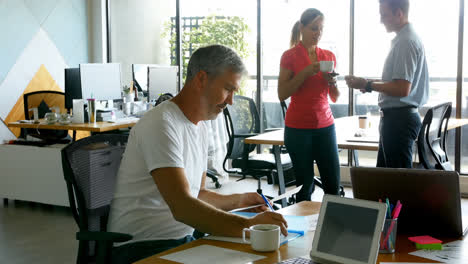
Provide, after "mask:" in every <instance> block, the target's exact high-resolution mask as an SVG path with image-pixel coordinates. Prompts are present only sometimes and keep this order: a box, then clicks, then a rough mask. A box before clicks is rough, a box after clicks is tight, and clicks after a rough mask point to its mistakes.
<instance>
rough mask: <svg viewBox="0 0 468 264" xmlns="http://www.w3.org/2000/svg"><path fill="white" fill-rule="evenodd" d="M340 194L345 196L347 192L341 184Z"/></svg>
mask: <svg viewBox="0 0 468 264" xmlns="http://www.w3.org/2000/svg"><path fill="white" fill-rule="evenodd" d="M340 196H341V197H344V196H345V192H344V188H343V186H340Z"/></svg>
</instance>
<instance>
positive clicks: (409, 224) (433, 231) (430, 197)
mask: <svg viewBox="0 0 468 264" xmlns="http://www.w3.org/2000/svg"><path fill="white" fill-rule="evenodd" d="M351 182H352V185H353V194H354V197H355V198H359V199H365V200H371V201H377V200H378V199H385V198H389V200H390V202H391V203H393V204H395V203H396V201H397V200H400V202H401V203H402V205H403V207H402V208H401V212H400V215H399V218H398V233H403V234H407V235H410V236H417V235H430V236H434V237H454V238H455V237H459V236H461V235H462V232H463V229H462V217H461V198H460V185H459V177H458V173H457V172H456V171H441V170H420V169H393V168H392V169H391V168H362V167H353V168H351Z"/></svg>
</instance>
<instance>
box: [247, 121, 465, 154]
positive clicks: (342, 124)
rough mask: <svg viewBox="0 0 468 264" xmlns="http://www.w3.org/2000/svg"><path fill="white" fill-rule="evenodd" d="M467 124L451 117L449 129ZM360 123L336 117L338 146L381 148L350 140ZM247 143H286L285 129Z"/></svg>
mask: <svg viewBox="0 0 468 264" xmlns="http://www.w3.org/2000/svg"><path fill="white" fill-rule="evenodd" d="M378 121H379V119H378V117H375V118H371V129H375V130H377V127H378ZM467 124H468V119H457V118H450V119H449V124H448V127H447V129H454V128H457V127H461V126H464V125H467ZM358 125H359V121H358V116H347V117H340V118H336V119H335V126H336V140H337V144H338V148H341V149H355V150H368V151H377V150H378V149H379V144H378V143H371V142H354V141H348V139H350V138H351V137H353V134H354V133H355V131H357V130H358ZM377 133H378V132H377ZM245 143H247V144H267V145H284V129H278V130H275V131H271V132H266V133H262V134H259V135H257V136H253V137H249V138H246V139H245Z"/></svg>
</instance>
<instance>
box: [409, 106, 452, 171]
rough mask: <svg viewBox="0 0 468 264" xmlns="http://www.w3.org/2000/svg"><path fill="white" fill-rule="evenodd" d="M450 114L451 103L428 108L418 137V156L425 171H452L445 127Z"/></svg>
mask: <svg viewBox="0 0 468 264" xmlns="http://www.w3.org/2000/svg"><path fill="white" fill-rule="evenodd" d="M451 114H452V103H451V102H449V103H443V104H439V105H437V106H434V107H431V108H429V110H427V113H426V115H425V116H424V120H423V122H422V126H421V130H420V131H419V135H418V143H417V144H418V156H419V162H420V164H421V165H422V167H424V168H426V169H438V170H450V171H451V170H453V167H452V165H451V164H450V161H449V158H448V155H447V147H446V141H447V125H448V121H449V119H450V115H451Z"/></svg>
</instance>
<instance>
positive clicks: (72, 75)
mask: <svg viewBox="0 0 468 264" xmlns="http://www.w3.org/2000/svg"><path fill="white" fill-rule="evenodd" d="M73 99H82V96H81V80H80V68H68V69H65V108H67V109H72V108H73Z"/></svg>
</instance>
